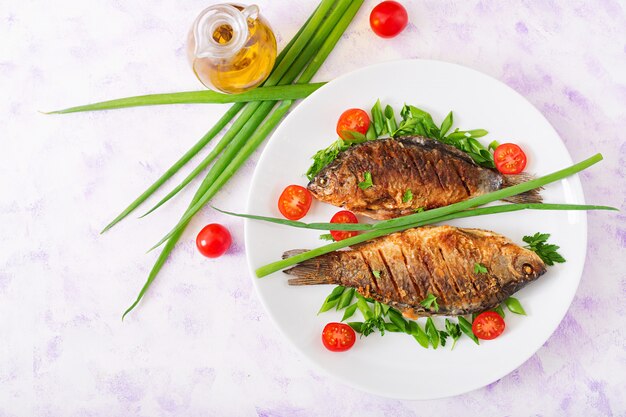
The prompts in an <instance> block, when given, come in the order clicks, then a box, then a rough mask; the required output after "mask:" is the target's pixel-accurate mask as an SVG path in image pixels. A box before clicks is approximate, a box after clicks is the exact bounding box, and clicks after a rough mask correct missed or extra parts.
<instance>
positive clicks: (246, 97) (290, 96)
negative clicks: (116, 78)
mask: <svg viewBox="0 0 626 417" xmlns="http://www.w3.org/2000/svg"><path fill="white" fill-rule="evenodd" d="M324 84H326V83H312V84H294V85H276V86H271V87H258V88H255V89H254V90H250V91H246V92H243V93H238V94H223V93H217V92H215V91H211V90H202V91H183V92H179V93H164V94H147V95H142V96H134V97H125V98H118V99H115V100H107V101H101V102H99V103H93V104H86V105H82V106H76V107H70V108H67V109H63V110H54V111H51V112H47V113H45V114H67V113H78V112H84V111H97V110H112V109H123V108H128V107H138V106H157V105H164V104H199V103H205V104H225V103H247V102H249V101H276V100H298V99H301V98H305V97H307V96H309V95H310V94H311V93H313V92H314V91H315V90H317V89H318V88H320V87H321V86H323V85H324Z"/></svg>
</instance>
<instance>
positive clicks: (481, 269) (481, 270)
mask: <svg viewBox="0 0 626 417" xmlns="http://www.w3.org/2000/svg"><path fill="white" fill-rule="evenodd" d="M487 272H488V271H487V267H486V266H485V265H483V264H481V263H478V262H474V273H475V274H486V273H487Z"/></svg>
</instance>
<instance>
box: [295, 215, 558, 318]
mask: <svg viewBox="0 0 626 417" xmlns="http://www.w3.org/2000/svg"><path fill="white" fill-rule="evenodd" d="M298 252H300V251H289V252H286V253H285V255H284V257H289V256H292V255H293V254H295V253H298ZM477 263H479V264H481V265H483V266H485V267H486V268H487V273H476V272H475V271H474V268H475V264H477ZM545 271H546V266H545V264H544V263H543V261H542V260H541V258H539V256H537V254H535V253H534V252H532V251H530V250H528V249H524V248H522V247H520V246H518V245H516V244H515V243H513V242H512V241H510V240H509V239H507V238H506V237H504V236H502V235H499V234H497V233H494V232H490V231H486V230H481V229H463V228H457V227H452V226H425V227H420V228H414V229H408V230H405V231H404V232H400V233H394V234H391V235H388V236H384V237H381V238H378V239H375V240H372V241H370V242H366V243H363V244H360V245H356V246H354V247H352V248H351V249H350V250H346V251H337V252H332V253H329V254H326V255H322V256H319V257H317V258H314V259H311V260H308V261H305V262H303V263H301V264H298V265H296V266H295V267H293V268H291V269H288V270H286V271H285V273H287V274H290V275H295V276H296V278H293V279H290V280H289V284H290V285H316V284H337V285H343V286H346V287H354V288H356V289H357V291H358V292H359V293H361V294H362V295H364V296H365V297H370V298H373V299H374V300H377V301H379V302H381V303H385V304H389V305H391V306H393V307H395V308H398V309H399V310H401V311H402V312H403V313H404V314H405V316H407V317H411V318H415V317H419V316H430V315H462V314H471V313H476V312H482V311H485V310H488V309H490V308H494V307H496V306H498V305H499V304H500V303H501V302H503V301H504V300H505V299H506V298H508V297H509V296H511V295H512V294H513V293H515V292H516V291H518V290H520V289H521V288H523V287H524V286H525V285H526V284H528V283H529V282H532V281H534V280H536V279H537V278H539V277H540V276H541V275H543V274H544V273H545ZM428 294H433V295H434V296H436V297H437V302H438V304H439V310H438V311H435V310H434V309H433V308H432V307H431V308H429V309H427V308H425V307H423V306H422V305H420V302H421V301H423V300H424V299H425V298H426V297H427V296H428Z"/></svg>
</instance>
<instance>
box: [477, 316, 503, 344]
mask: <svg viewBox="0 0 626 417" xmlns="http://www.w3.org/2000/svg"><path fill="white" fill-rule="evenodd" d="M504 327H505V325H504V319H503V318H502V316H501V315H499V314H498V313H496V312H495V311H485V312H484V313H480V314H479V315H478V317H476V318H475V319H474V323H472V332H473V333H474V334H475V335H476V337H477V338H479V339H483V340H491V339H495V338H496V337H498V336H500V335H501V334H502V332H503V331H504Z"/></svg>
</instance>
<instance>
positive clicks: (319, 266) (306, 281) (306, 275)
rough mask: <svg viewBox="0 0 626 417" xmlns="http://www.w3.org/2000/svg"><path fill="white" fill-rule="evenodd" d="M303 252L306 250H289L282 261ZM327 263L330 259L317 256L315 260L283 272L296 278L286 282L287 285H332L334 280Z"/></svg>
mask: <svg viewBox="0 0 626 417" xmlns="http://www.w3.org/2000/svg"><path fill="white" fill-rule="evenodd" d="M303 252H306V250H304V249H294V250H289V251H287V252H285V253H284V254H283V259H287V258H291V257H292V256H295V255H299V254H301V253H303ZM329 261H330V259H329V258H328V257H327V256H318V257H317V258H313V259H309V260H306V261H304V262H302V263H299V264H297V265H296V266H294V267H293V268H289V269H286V270H285V271H284V272H285V273H286V274H289V275H295V276H296V278H292V279H290V280H289V281H288V282H289V285H320V284H334V283H335V280H334V279H333V278H332V276H331V272H332V270H331V266H330V262H329Z"/></svg>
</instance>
